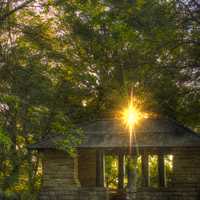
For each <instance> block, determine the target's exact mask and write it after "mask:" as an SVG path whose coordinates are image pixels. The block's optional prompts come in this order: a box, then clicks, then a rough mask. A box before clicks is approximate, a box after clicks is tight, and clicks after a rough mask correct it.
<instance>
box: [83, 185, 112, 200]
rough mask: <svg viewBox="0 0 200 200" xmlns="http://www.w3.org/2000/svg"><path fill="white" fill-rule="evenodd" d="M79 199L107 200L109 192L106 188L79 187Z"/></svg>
mask: <svg viewBox="0 0 200 200" xmlns="http://www.w3.org/2000/svg"><path fill="white" fill-rule="evenodd" d="M79 200H109V192H108V191H107V189H106V188H101V187H86V188H81V189H80V191H79Z"/></svg>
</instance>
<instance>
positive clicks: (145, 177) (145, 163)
mask: <svg viewBox="0 0 200 200" xmlns="http://www.w3.org/2000/svg"><path fill="white" fill-rule="evenodd" d="M142 186H143V187H149V157H148V154H147V153H146V152H144V154H142Z"/></svg>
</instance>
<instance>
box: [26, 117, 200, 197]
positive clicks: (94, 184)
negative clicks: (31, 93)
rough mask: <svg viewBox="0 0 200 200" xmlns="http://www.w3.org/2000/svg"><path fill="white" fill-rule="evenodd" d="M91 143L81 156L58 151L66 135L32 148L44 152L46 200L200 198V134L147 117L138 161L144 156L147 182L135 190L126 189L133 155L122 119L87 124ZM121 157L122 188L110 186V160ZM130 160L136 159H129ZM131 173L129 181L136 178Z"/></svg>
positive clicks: (135, 148)
mask: <svg viewBox="0 0 200 200" xmlns="http://www.w3.org/2000/svg"><path fill="white" fill-rule="evenodd" d="M82 129H83V131H84V133H85V139H84V140H83V141H82V143H81V144H80V145H79V146H77V147H76V148H77V155H76V156H73V157H71V156H69V155H68V154H67V153H66V152H63V151H61V150H57V148H56V144H57V142H59V141H60V140H62V138H61V137H58V136H57V137H48V138H46V139H44V140H42V141H41V142H39V143H37V144H34V145H31V146H30V148H31V149H36V150H38V151H39V152H40V153H41V154H42V165H43V179H42V189H41V192H40V195H39V199H40V200H111V199H112V200H114V199H118V200H120V199H121V200H125V199H137V200H199V199H200V136H199V135H198V134H196V133H195V132H193V131H192V130H190V129H189V128H186V127H184V126H183V125H181V124H179V123H177V122H176V121H174V120H171V119H168V118H162V119H161V118H160V119H158V118H157V119H145V120H143V121H142V122H141V123H140V124H139V125H138V126H137V127H136V128H135V135H136V138H134V139H133V142H132V146H131V150H132V154H131V156H132V157H136V156H137V157H138V156H140V159H141V172H142V175H141V177H142V179H141V184H140V186H137V187H136V188H135V189H134V190H131V188H130V185H129V186H127V185H125V167H124V165H125V158H126V157H127V155H129V148H130V146H129V144H130V142H129V134H128V132H127V129H126V128H124V126H123V124H122V123H121V122H120V121H119V120H116V119H102V120H97V121H94V122H90V123H88V124H86V125H83V126H82ZM109 154H112V155H116V156H117V158H118V165H117V166H118V178H117V180H118V181H117V184H118V188H117V189H116V190H115V191H112V192H111V191H110V189H109V188H107V187H106V185H105V156H106V155H109ZM151 155H155V156H157V173H158V176H157V182H158V185H157V187H153V186H152V185H151V182H150V167H149V163H150V162H149V159H150V156H151ZM166 155H170V156H171V157H173V160H172V161H171V162H172V163H171V165H172V172H171V173H172V176H171V182H170V184H169V185H168V184H167V180H166V178H167V177H166V176H167V174H166V166H165V164H166V163H165V156H166ZM129 156H130V155H129ZM130 174H131V173H128V177H127V179H128V182H131V179H132V178H134V177H133V176H131V175H130Z"/></svg>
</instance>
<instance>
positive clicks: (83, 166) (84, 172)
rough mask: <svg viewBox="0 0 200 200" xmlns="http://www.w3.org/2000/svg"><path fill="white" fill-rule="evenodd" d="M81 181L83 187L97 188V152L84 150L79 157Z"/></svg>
mask: <svg viewBox="0 0 200 200" xmlns="http://www.w3.org/2000/svg"><path fill="white" fill-rule="evenodd" d="M78 171H79V180H80V184H81V186H82V187H95V186H96V151H95V150H92V149H82V150H80V151H79V156H78Z"/></svg>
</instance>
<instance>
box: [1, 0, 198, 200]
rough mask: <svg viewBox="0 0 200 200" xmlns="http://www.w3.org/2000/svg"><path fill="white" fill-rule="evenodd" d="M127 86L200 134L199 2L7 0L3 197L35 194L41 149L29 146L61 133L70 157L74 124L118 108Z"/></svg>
mask: <svg viewBox="0 0 200 200" xmlns="http://www.w3.org/2000/svg"><path fill="white" fill-rule="evenodd" d="M130 91H132V92H133V95H134V97H135V98H137V99H138V101H139V102H140V104H141V105H142V106H141V107H142V108H143V110H144V111H147V112H149V113H157V114H159V115H161V116H167V117H170V118H172V119H175V120H177V121H179V122H181V123H183V124H185V125H186V126H188V127H190V128H191V129H193V130H195V131H197V132H200V1H199V0H124V1H120V0H85V1H83V0H0V199H6V200H7V199H8V200H19V199H20V200H35V199H37V194H38V191H39V189H40V185H41V175H42V171H41V162H40V155H39V154H38V153H37V152H36V151H30V150H29V149H28V146H29V145H30V144H33V143H35V142H37V141H39V140H41V139H42V138H44V137H45V136H47V135H58V134H62V135H63V136H64V138H65V139H64V140H63V142H62V144H60V145H59V147H58V148H61V149H63V150H65V151H67V152H69V153H70V154H73V153H74V151H75V150H74V149H73V147H72V146H71V141H73V144H76V143H77V144H78V143H80V142H81V138H82V137H83V135H84V133H83V132H82V130H80V129H78V128H77V127H76V124H79V123H82V122H86V121H90V120H93V119H96V118H99V117H101V116H103V115H104V114H105V113H110V112H111V113H115V112H116V111H117V110H119V109H120V108H121V107H123V106H124V105H125V104H126V103H127V100H128V97H129V96H130ZM169 160H170V159H169ZM106 162H107V167H106V170H107V179H106V181H107V186H109V187H111V188H115V186H116V184H117V180H116V178H115V176H116V173H117V172H116V170H115V167H110V166H113V165H114V166H115V165H117V164H116V163H115V161H114V158H112V157H107V160H106ZM154 163H155V159H152V164H151V166H153V165H154ZM139 165H140V161H138V166H139ZM170 167H171V166H170V161H169V164H168V166H167V169H168V172H169V181H170ZM138 170H139V167H138ZM154 171H155V169H154V168H153V167H152V174H154V173H155V172H154ZM108 174H109V177H108ZM110 174H111V175H110ZM154 178H155V177H154V176H153V175H152V179H154ZM152 183H153V184H156V182H155V181H154V180H153V181H152Z"/></svg>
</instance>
